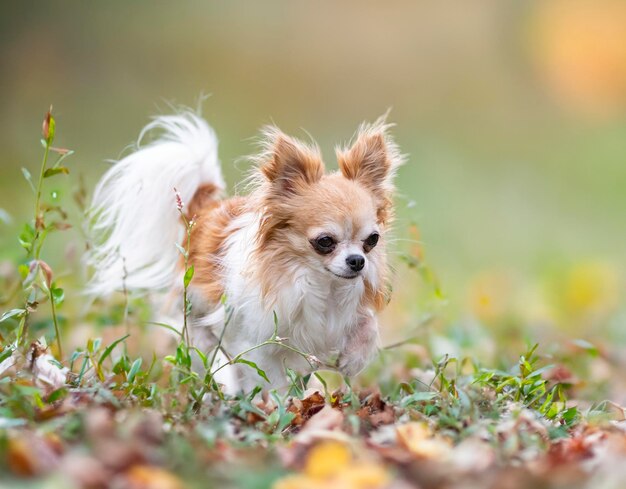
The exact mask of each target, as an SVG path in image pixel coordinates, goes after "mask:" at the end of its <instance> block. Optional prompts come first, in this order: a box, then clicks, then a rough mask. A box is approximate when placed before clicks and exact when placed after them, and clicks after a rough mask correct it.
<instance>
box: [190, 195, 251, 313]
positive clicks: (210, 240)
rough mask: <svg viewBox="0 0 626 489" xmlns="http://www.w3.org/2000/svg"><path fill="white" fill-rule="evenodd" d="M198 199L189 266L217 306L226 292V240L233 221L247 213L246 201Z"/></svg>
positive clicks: (198, 197) (236, 198) (199, 286)
mask: <svg viewBox="0 0 626 489" xmlns="http://www.w3.org/2000/svg"><path fill="white" fill-rule="evenodd" d="M200 190H202V189H200ZM196 197H197V198H196ZM196 197H194V199H193V200H192V202H191V203H190V206H189V207H190V209H195V210H196V212H195V221H196V224H195V226H194V229H193V230H192V234H191V243H190V249H189V263H190V264H192V265H193V266H194V269H195V271H194V279H193V280H194V285H195V286H197V287H198V288H200V289H201V291H202V293H203V295H204V297H205V298H206V299H207V301H208V302H209V303H211V304H216V303H218V302H219V300H220V298H221V297H222V294H223V293H224V281H223V279H224V277H223V273H222V270H221V265H220V263H221V258H222V256H223V254H224V251H225V249H224V241H225V240H226V239H227V238H228V236H229V235H230V233H231V232H232V226H231V223H232V221H233V219H235V218H236V217H237V216H239V215H241V213H242V212H243V211H244V209H245V206H246V199H245V198H244V197H233V198H231V199H228V200H224V201H222V202H219V201H216V200H212V199H210V194H209V195H207V193H206V192H200V191H198V193H196Z"/></svg>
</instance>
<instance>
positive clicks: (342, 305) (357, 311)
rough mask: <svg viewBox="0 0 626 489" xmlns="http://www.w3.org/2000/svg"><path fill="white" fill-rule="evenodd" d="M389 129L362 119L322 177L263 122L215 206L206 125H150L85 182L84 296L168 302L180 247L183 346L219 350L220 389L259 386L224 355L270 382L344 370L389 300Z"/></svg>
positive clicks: (373, 339)
mask: <svg viewBox="0 0 626 489" xmlns="http://www.w3.org/2000/svg"><path fill="white" fill-rule="evenodd" d="M389 128H390V124H387V123H386V121H385V117H382V118H380V119H379V120H377V121H376V122H374V123H372V124H362V125H361V126H360V128H359V129H358V131H357V133H356V135H355V136H354V138H353V140H352V142H351V143H350V144H349V145H348V146H347V147H344V148H337V150H336V155H337V162H338V165H339V170H338V171H333V172H326V171H325V168H324V163H323V161H322V157H321V154H320V150H319V148H318V147H317V145H315V144H313V143H309V144H307V143H305V142H302V141H300V140H298V139H295V138H293V137H290V136H287V135H285V134H284V133H283V132H281V131H280V130H279V129H278V128H276V127H274V126H270V127H266V128H264V129H263V131H262V137H261V151H260V152H259V153H258V154H257V155H256V156H254V157H252V159H253V162H254V164H253V166H252V168H253V169H252V172H251V176H250V178H249V181H248V183H249V191H248V192H247V193H246V195H245V196H235V197H231V198H226V197H225V188H226V186H225V183H224V178H223V176H222V172H221V168H220V163H219V160H218V153H217V138H216V135H215V133H214V131H213V129H212V128H211V127H209V126H208V125H207V123H206V122H205V121H204V120H203V119H201V118H200V117H198V116H197V115H195V114H193V113H191V112H188V111H183V112H180V113H179V114H177V115H172V116H161V117H157V118H155V119H154V120H153V121H152V122H151V123H150V124H148V125H147V126H146V127H145V128H144V130H143V131H142V132H141V134H140V136H139V139H138V143H137V149H136V151H134V152H133V153H131V154H130V155H128V156H126V157H124V158H123V159H122V160H120V161H118V162H117V163H115V164H114V165H113V166H112V167H111V168H110V169H109V170H108V172H107V173H106V174H105V175H104V176H103V178H102V179H101V180H100V182H99V184H98V185H97V187H96V190H95V194H94V198H93V205H92V209H91V213H90V216H91V218H90V223H91V226H90V229H91V235H92V237H93V246H92V249H91V250H90V252H89V254H88V263H89V264H90V265H91V266H93V268H94V270H95V273H94V276H93V278H92V280H91V284H90V289H91V291H92V292H93V293H94V294H98V295H108V294H110V293H112V292H113V291H115V290H126V291H133V290H136V291H146V292H159V291H160V292H164V291H169V293H170V294H173V295H175V296H176V297H180V296H181V295H182V289H183V278H182V275H183V274H184V272H185V270H184V266H183V264H182V263H183V261H182V260H181V252H185V253H186V251H185V250H188V253H187V263H188V266H193V268H194V274H193V279H192V280H191V282H190V283H189V284H188V297H189V299H190V303H191V304H192V307H191V312H190V313H189V326H188V327H189V332H190V337H191V342H192V343H193V345H194V346H196V347H197V348H198V349H200V350H202V351H204V352H205V353H207V352H208V351H209V350H211V349H213V348H216V347H218V346H219V350H220V358H219V360H218V362H221V363H220V365H222V366H224V367H227V369H221V368H220V371H221V372H220V373H221V374H224V375H222V376H221V377H216V378H217V379H218V381H219V382H221V383H224V384H226V387H227V389H229V390H230V391H236V390H239V389H243V390H249V389H251V388H252V387H254V386H255V385H256V384H258V383H259V380H260V379H259V377H258V375H257V372H256V371H255V370H254V369H251V368H249V367H248V366H246V365H243V364H238V363H234V362H233V361H232V359H233V358H235V357H236V356H237V355H238V354H240V353H242V352H246V353H245V355H244V356H243V358H245V359H246V360H248V361H250V362H254V363H255V364H256V366H257V367H258V368H259V369H261V370H263V371H264V372H265V374H266V376H267V378H269V379H270V382H271V387H276V388H280V387H283V386H284V385H285V384H286V375H285V372H286V368H290V369H293V370H294V371H298V372H311V371H312V370H313V369H314V368H316V367H320V366H329V365H332V366H333V367H334V368H336V369H337V370H339V371H340V372H341V373H342V374H344V375H346V376H354V375H356V374H357V373H359V372H360V371H361V370H362V369H363V368H364V367H365V366H366V365H367V363H368V362H369V361H370V360H371V359H372V358H373V356H374V355H375V353H376V352H377V348H378V341H379V332H378V321H377V316H376V315H377V313H378V312H379V311H380V310H381V309H382V308H383V307H384V306H385V305H386V304H387V302H388V300H389V286H388V280H389V266H388V262H387V251H386V245H387V240H388V237H387V234H388V231H389V227H390V224H391V221H392V219H393V203H392V196H393V192H394V187H393V178H394V175H395V173H396V170H397V168H398V167H399V166H400V165H401V164H402V162H403V157H402V155H401V154H400V152H399V150H398V147H397V146H396V144H395V143H394V141H393V139H392V137H391V136H390V135H389ZM148 135H151V136H152V135H154V137H153V138H152V140H151V142H148V143H146V144H144V143H143V142H144V140H145V139H146V137H147V136H148ZM174 189H176V191H175V190H174ZM175 192H176V193H175ZM185 224H187V230H186V228H185ZM189 228H190V229H191V231H189ZM186 231H187V232H186ZM187 237H188V238H189V239H187ZM161 302H164V301H161ZM179 309H180V310H182V309H183V307H182V306H181V307H180V308H179ZM178 319H179V321H178V322H181V323H182V320H180V318H178ZM217 338H220V340H221V341H220V342H219V345H218V344H217V343H218V340H217ZM270 338H274V341H272V342H270V343H269V344H265V345H264V346H262V347H257V345H260V344H262V343H264V342H265V341H266V340H268V339H270ZM229 359H231V360H230V361H229ZM216 365H217V364H216Z"/></svg>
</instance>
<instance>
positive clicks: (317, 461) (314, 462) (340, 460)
mask: <svg viewBox="0 0 626 489" xmlns="http://www.w3.org/2000/svg"><path fill="white" fill-rule="evenodd" d="M351 462H352V453H350V449H349V448H348V447H347V446H346V445H344V444H343V443H338V442H335V441H329V442H324V443H320V444H319V445H316V446H315V447H313V448H312V449H311V451H310V452H309V456H308V458H307V461H306V466H305V468H304V472H305V474H306V475H307V476H309V477H311V478H314V479H325V478H328V477H331V476H333V475H335V474H337V473H338V472H339V471H340V470H342V469H343V468H345V467H347V466H348V465H349V464H350V463H351Z"/></svg>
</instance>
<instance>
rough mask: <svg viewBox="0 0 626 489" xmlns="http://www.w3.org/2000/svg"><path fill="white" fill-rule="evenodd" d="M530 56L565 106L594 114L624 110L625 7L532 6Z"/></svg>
mask: <svg viewBox="0 0 626 489" xmlns="http://www.w3.org/2000/svg"><path fill="white" fill-rule="evenodd" d="M535 5H536V7H535V9H534V11H533V14H532V15H531V19H530V31H529V34H530V42H531V54H532V56H533V58H534V61H535V64H536V66H537V69H538V71H539V73H540V75H541V76H542V77H543V79H544V80H545V82H546V83H547V85H548V86H549V87H550V88H551V89H552V91H553V92H554V94H555V95H556V96H557V97H558V98H559V99H560V100H561V101H562V102H564V103H565V104H567V105H568V106H570V107H572V108H574V109H577V110H580V111H581V112H584V113H587V114H592V115H610V114H615V113H617V114H619V113H623V112H624V111H626V2H624V1H623V0H550V1H542V2H536V3H535Z"/></svg>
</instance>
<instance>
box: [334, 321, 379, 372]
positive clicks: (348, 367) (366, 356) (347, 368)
mask: <svg viewBox="0 0 626 489" xmlns="http://www.w3.org/2000/svg"><path fill="white" fill-rule="evenodd" d="M377 351H378V322H377V321H376V318H375V317H374V316H370V315H368V316H366V317H363V318H362V319H361V320H360V321H359V325H358V326H357V328H356V330H355V331H354V333H353V334H352V336H351V337H350V338H349V339H348V341H347V342H346V346H345V348H344V350H343V351H342V352H341V353H340V354H339V359H338V360H337V369H338V370H339V372H341V373H342V374H343V375H345V376H347V377H353V376H355V375H357V374H358V373H359V372H361V371H362V370H363V369H364V368H365V367H366V366H367V364H368V363H369V362H370V361H371V360H372V358H373V357H374V356H375V354H376V352H377Z"/></svg>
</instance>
